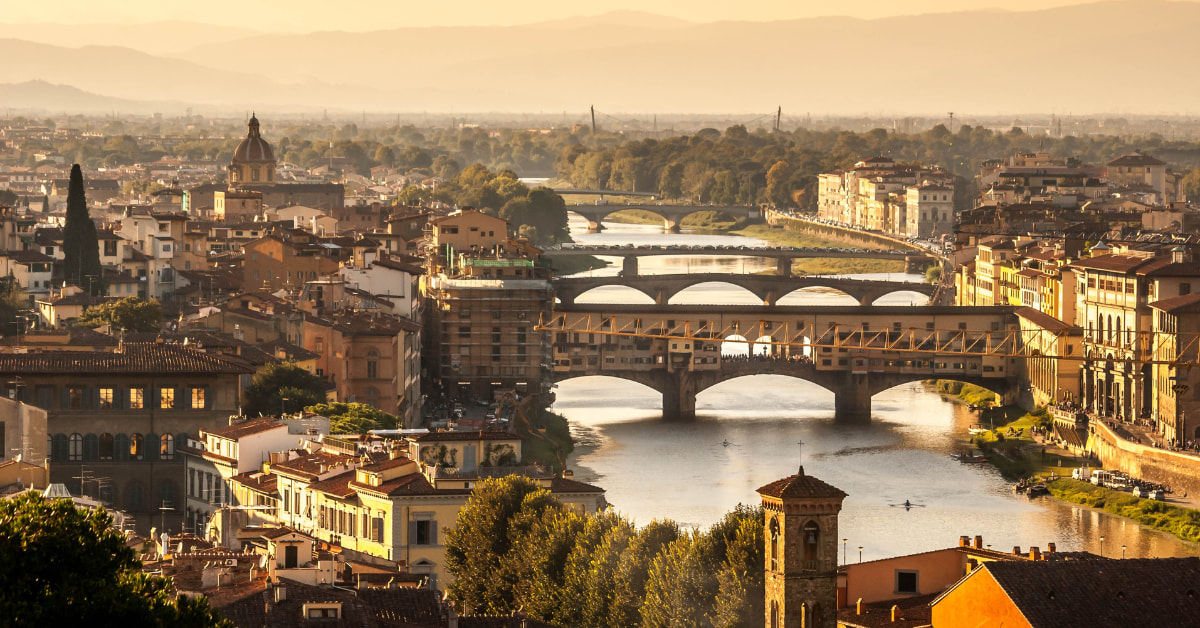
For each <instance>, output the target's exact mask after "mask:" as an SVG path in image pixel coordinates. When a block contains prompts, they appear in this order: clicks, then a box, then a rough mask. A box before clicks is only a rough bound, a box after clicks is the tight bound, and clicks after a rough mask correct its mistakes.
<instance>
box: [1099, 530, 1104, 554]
mask: <svg viewBox="0 0 1200 628" xmlns="http://www.w3.org/2000/svg"><path fill="white" fill-rule="evenodd" d="M1100 558H1104V535H1103V534H1101V535H1100Z"/></svg>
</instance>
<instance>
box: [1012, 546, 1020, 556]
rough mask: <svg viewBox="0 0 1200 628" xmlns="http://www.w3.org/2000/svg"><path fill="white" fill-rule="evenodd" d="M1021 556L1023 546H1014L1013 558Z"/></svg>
mask: <svg viewBox="0 0 1200 628" xmlns="http://www.w3.org/2000/svg"><path fill="white" fill-rule="evenodd" d="M1020 555H1021V546H1020V545H1014V546H1013V556H1020Z"/></svg>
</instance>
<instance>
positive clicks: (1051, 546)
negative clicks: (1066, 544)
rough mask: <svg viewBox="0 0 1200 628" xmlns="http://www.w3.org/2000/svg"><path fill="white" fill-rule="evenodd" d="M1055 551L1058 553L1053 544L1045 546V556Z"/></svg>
mask: <svg viewBox="0 0 1200 628" xmlns="http://www.w3.org/2000/svg"><path fill="white" fill-rule="evenodd" d="M1056 551H1058V549H1057V548H1056V547H1055V545H1054V544H1053V543H1047V544H1046V553H1047V554H1053V553H1054V552H1056Z"/></svg>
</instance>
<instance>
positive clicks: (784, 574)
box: [758, 467, 846, 628]
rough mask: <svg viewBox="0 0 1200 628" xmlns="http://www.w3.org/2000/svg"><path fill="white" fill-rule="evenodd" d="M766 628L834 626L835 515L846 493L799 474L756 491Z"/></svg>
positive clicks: (821, 627) (836, 517) (835, 575)
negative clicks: (760, 518) (761, 528)
mask: <svg viewBox="0 0 1200 628" xmlns="http://www.w3.org/2000/svg"><path fill="white" fill-rule="evenodd" d="M758 494H759V495H760V496H761V497H762V505H763V525H764V526H765V528H764V534H763V540H764V543H766V548H765V552H764V556H765V560H764V561H763V563H764V564H763V569H764V570H765V574H764V576H765V578H764V579H765V581H766V600H765V602H766V623H765V624H764V625H765V627H766V628H836V627H837V557H838V548H837V539H838V513H840V512H841V510H842V500H843V499H845V498H846V493H844V492H842V491H841V490H840V489H838V488H836V487H833V486H830V485H829V484H826V483H825V482H822V481H821V480H818V479H817V478H815V477H812V476H810V475H805V474H804V467H800V471H799V473H797V474H796V475H791V476H788V477H786V478H783V479H781V480H776V481H774V482H771V483H770V484H768V485H766V486H764V487H762V488H760V489H758Z"/></svg>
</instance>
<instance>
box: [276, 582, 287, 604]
mask: <svg viewBox="0 0 1200 628" xmlns="http://www.w3.org/2000/svg"><path fill="white" fill-rule="evenodd" d="M286 599H287V589H285V588H284V587H283V583H282V582H280V583H277V584H276V585H275V603H276V604H278V603H280V602H282V601H284V600H286Z"/></svg>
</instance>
